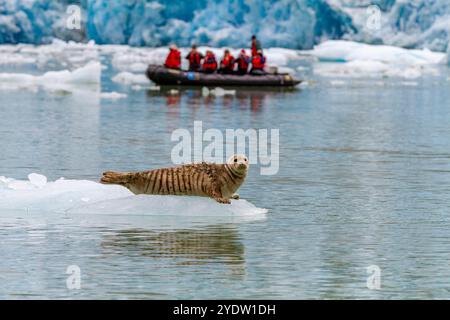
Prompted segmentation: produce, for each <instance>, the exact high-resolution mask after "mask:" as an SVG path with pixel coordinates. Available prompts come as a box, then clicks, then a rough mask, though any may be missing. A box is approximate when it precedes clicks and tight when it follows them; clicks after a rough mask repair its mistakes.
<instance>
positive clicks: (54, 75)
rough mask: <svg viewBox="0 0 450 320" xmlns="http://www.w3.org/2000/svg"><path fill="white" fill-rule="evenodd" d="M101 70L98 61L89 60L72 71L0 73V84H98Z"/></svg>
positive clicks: (12, 85)
mask: <svg viewBox="0 0 450 320" xmlns="http://www.w3.org/2000/svg"><path fill="white" fill-rule="evenodd" d="M101 72H102V71H101V64H100V62H90V63H88V64H86V65H85V66H84V67H81V68H78V69H75V70H73V71H69V70H61V71H48V72H46V73H44V74H43V75H32V74H26V73H0V85H3V84H7V85H8V87H9V88H11V89H14V88H15V89H20V88H36V87H42V88H44V89H50V90H53V89H57V88H70V87H72V86H75V87H76V86H81V85H96V86H98V85H99V84H100V77H101Z"/></svg>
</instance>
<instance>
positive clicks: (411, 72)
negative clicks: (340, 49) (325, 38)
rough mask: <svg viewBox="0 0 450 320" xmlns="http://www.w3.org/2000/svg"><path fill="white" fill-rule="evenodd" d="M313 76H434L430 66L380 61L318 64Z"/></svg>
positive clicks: (405, 77)
mask: <svg viewBox="0 0 450 320" xmlns="http://www.w3.org/2000/svg"><path fill="white" fill-rule="evenodd" d="M314 74H317V75H320V76H323V77H331V78H336V77H351V78H384V77H389V78H404V79H417V78H419V77H421V76H422V75H424V74H435V71H434V69H433V67H432V66H430V67H423V66H420V65H419V66H418V65H406V66H401V65H393V64H389V63H385V62H381V61H370V60H355V61H350V62H346V63H318V64H316V65H314Z"/></svg>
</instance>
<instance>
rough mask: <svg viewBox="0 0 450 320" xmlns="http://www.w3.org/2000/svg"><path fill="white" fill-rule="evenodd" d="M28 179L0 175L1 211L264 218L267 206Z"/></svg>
mask: <svg viewBox="0 0 450 320" xmlns="http://www.w3.org/2000/svg"><path fill="white" fill-rule="evenodd" d="M28 178H29V179H28V180H16V179H12V178H6V177H0V214H2V212H8V211H14V212H26V213H49V212H50V213H55V212H58V213H64V214H67V215H69V216H72V215H77V214H82V215H108V216H109V215H117V216H124V217H128V216H152V217H156V216H159V217H161V216H163V217H168V216H183V217H214V218H217V217H232V218H237V217H251V216H253V217H256V216H259V217H264V215H265V213H267V210H266V209H262V208H257V207H255V206H254V205H253V204H251V203H250V202H248V201H246V200H231V204H229V205H227V204H220V203H217V202H216V201H214V200H213V199H210V198H206V197H190V196H157V195H134V194H133V193H131V192H130V191H129V190H128V189H126V188H124V187H121V186H117V185H104V184H100V183H97V182H94V181H87V180H66V179H63V178H61V179H58V180H56V181H53V182H48V181H47V178H46V177H45V176H43V175H40V174H36V173H32V174H30V175H29V176H28Z"/></svg>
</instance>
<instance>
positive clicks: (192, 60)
mask: <svg viewBox="0 0 450 320" xmlns="http://www.w3.org/2000/svg"><path fill="white" fill-rule="evenodd" d="M203 58H204V57H203V55H202V54H201V53H200V52H198V51H197V46H196V45H195V44H194V45H192V49H191V51H190V52H189V53H188V55H187V56H186V59H187V60H189V71H198V70H199V69H200V66H201V61H202V59H203Z"/></svg>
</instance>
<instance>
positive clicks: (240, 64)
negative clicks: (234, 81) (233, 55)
mask: <svg viewBox="0 0 450 320" xmlns="http://www.w3.org/2000/svg"><path fill="white" fill-rule="evenodd" d="M235 63H236V64H237V72H236V73H237V74H240V75H243V74H246V73H247V70H248V65H249V64H250V57H249V56H248V55H247V53H246V52H245V49H242V50H241V52H240V53H239V56H238V58H237V59H236V60H235Z"/></svg>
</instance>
